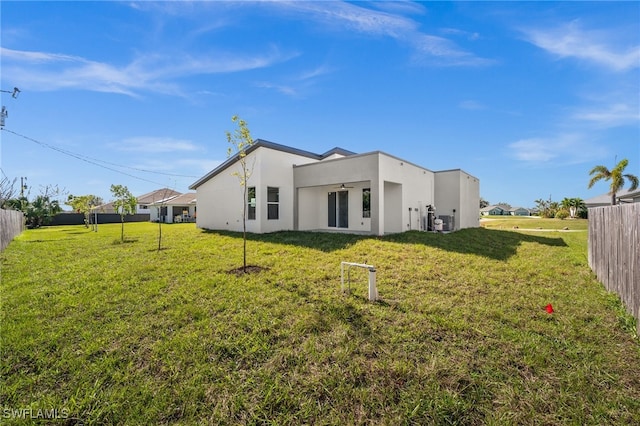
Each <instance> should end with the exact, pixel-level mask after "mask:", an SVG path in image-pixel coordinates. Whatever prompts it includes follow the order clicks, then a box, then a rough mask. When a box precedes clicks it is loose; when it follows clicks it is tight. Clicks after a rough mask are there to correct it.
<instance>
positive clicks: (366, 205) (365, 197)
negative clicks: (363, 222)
mask: <svg viewBox="0 0 640 426" xmlns="http://www.w3.org/2000/svg"><path fill="white" fill-rule="evenodd" d="M362 217H371V188H363V189H362Z"/></svg>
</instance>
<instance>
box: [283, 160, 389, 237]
mask: <svg viewBox="0 0 640 426" xmlns="http://www.w3.org/2000/svg"><path fill="white" fill-rule="evenodd" d="M377 175H378V155H377V153H371V154H361V155H353V156H349V157H342V158H337V159H333V160H327V159H325V160H323V161H320V162H316V163H313V164H307V165H303V166H299V167H294V168H293V176H294V182H295V186H296V188H297V211H294V214H296V215H297V220H296V226H297V227H296V228H295V229H298V230H332V231H344V232H373V230H372V223H373V218H374V215H375V212H374V210H375V207H374V200H375V198H376V196H375V195H374V194H375V192H374V187H373V185H374V184H375V183H377V181H378V179H377ZM342 184H344V185H345V186H347V187H349V188H345V190H346V191H348V192H349V205H348V213H349V216H348V221H349V227H348V228H334V227H331V228H330V227H329V226H328V194H329V192H338V191H340V188H339V187H340V185H342ZM363 188H371V218H363V217H362V189H363Z"/></svg>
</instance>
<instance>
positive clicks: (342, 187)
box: [334, 183, 353, 190]
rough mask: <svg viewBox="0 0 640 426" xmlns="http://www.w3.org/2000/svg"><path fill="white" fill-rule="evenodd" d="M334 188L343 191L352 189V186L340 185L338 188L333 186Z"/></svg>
mask: <svg viewBox="0 0 640 426" xmlns="http://www.w3.org/2000/svg"><path fill="white" fill-rule="evenodd" d="M334 188H338V189H339V190H345V189H350V188H353V186H346V185H345V184H344V183H343V184H340V186H335V187H334Z"/></svg>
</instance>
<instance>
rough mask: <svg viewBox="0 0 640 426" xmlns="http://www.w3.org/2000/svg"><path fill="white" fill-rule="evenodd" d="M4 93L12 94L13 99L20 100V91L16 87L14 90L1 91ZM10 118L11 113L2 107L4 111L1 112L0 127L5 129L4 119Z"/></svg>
mask: <svg viewBox="0 0 640 426" xmlns="http://www.w3.org/2000/svg"><path fill="white" fill-rule="evenodd" d="M0 92H3V93H11V97H12V98H13V99H18V95H19V94H20V89H18V88H17V87H14V88H13V90H1V89H0ZM8 116H9V111H7V107H5V106H4V105H2V111H0V127H4V119H5V118H7V117H8Z"/></svg>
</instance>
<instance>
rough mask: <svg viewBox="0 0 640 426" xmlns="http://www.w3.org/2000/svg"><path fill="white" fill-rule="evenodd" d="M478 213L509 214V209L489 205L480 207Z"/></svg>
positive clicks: (486, 214) (484, 214)
mask: <svg viewBox="0 0 640 426" xmlns="http://www.w3.org/2000/svg"><path fill="white" fill-rule="evenodd" d="M480 214H481V215H482V216H502V215H505V214H509V211H508V210H505V209H504V208H503V207H500V206H496V205H491V206H487V207H485V208H482V209H480Z"/></svg>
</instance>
